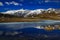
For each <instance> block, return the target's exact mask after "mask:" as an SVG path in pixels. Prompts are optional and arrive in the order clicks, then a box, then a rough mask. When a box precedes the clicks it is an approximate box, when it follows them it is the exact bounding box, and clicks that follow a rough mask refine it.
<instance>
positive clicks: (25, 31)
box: [0, 20, 60, 40]
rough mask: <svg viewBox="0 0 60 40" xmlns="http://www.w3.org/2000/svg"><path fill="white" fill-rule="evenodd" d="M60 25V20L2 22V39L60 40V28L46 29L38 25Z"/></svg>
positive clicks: (0, 28) (0, 38) (0, 35)
mask: <svg viewBox="0 0 60 40" xmlns="http://www.w3.org/2000/svg"><path fill="white" fill-rule="evenodd" d="M48 25H52V26H54V25H60V21H54V20H42V21H40V22H10V23H0V40H60V30H52V31H46V30H43V29H38V28H36V27H37V26H41V27H43V26H48Z"/></svg>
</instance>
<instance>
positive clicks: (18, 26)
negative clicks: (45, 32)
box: [0, 20, 60, 30]
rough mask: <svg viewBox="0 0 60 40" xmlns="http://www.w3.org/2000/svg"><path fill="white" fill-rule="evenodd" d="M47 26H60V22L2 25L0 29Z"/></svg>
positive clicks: (43, 21) (44, 21) (45, 21)
mask: <svg viewBox="0 0 60 40" xmlns="http://www.w3.org/2000/svg"><path fill="white" fill-rule="evenodd" d="M45 25H60V21H55V20H42V21H40V22H11V23H0V29H11V30H16V29H21V28H29V27H30V28H31V27H33V28H35V27H37V26H45Z"/></svg>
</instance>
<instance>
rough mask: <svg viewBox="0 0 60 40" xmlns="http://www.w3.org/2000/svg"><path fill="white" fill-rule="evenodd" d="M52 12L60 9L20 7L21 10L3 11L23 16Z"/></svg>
mask: <svg viewBox="0 0 60 40" xmlns="http://www.w3.org/2000/svg"><path fill="white" fill-rule="evenodd" d="M51 12H55V13H59V12H60V11H57V10H56V9H53V8H48V9H35V10H24V9H20V10H10V11H6V12H3V14H10V15H15V16H23V17H27V16H29V15H31V16H32V15H34V14H35V15H38V14H43V13H51Z"/></svg>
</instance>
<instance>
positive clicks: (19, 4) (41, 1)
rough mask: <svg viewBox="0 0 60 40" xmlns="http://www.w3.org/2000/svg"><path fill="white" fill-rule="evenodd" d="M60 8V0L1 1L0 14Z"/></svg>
mask: <svg viewBox="0 0 60 40" xmlns="http://www.w3.org/2000/svg"><path fill="white" fill-rule="evenodd" d="M21 8H23V9H29V10H33V9H47V8H57V9H59V8H60V0H0V12H3V11H7V10H18V9H21Z"/></svg>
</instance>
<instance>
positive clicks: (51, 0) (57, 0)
mask: <svg viewBox="0 0 60 40" xmlns="http://www.w3.org/2000/svg"><path fill="white" fill-rule="evenodd" d="M45 2H46V3H47V2H57V3H58V2H60V1H59V0H45Z"/></svg>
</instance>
